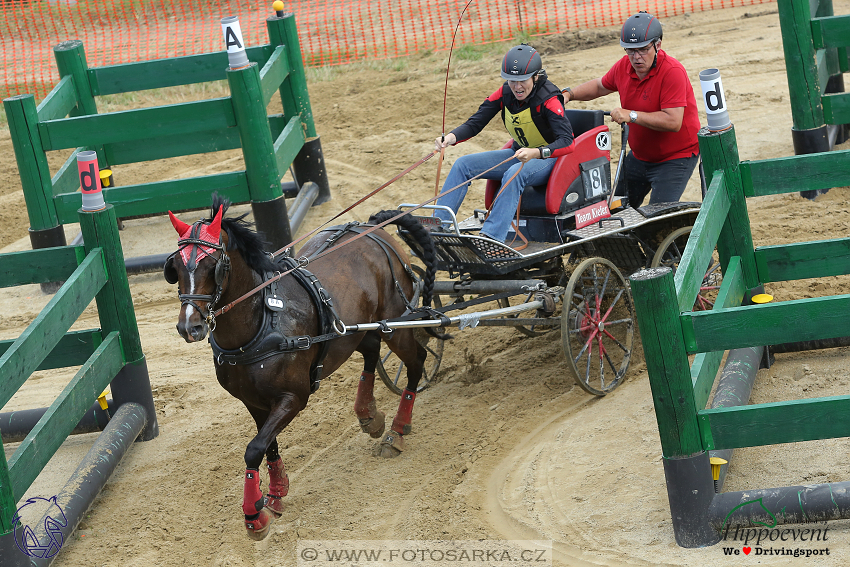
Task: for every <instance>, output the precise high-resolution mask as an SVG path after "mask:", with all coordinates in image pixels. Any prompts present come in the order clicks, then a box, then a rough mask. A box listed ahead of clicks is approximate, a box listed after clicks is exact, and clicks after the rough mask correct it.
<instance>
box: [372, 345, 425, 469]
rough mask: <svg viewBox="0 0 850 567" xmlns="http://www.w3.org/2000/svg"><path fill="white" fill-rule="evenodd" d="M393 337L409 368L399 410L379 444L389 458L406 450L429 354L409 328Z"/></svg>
mask: <svg viewBox="0 0 850 567" xmlns="http://www.w3.org/2000/svg"><path fill="white" fill-rule="evenodd" d="M393 339H394V340H396V341H397V342H395V344H392V345H390V346H391V347H392V348H393V352H395V353H396V354H397V355H398V357H399V358H400V359H401V360H402V362H404V365H405V367H406V368H407V386H405V388H404V391H403V392H402V393H401V400H400V401H399V404H398V411H397V412H396V415H395V417H394V418H393V424H392V426H391V427H390V432H389V433H387V434H386V435H385V436H384V439H383V440H382V441H381V444H380V445H379V451H380V453H379V454H380V455H381V456H382V457H384V458H388V459H389V458H393V457H397V456H399V455H400V454H401V453H402V451H404V436H405V435H407V434H408V433H409V432H410V426H411V421H412V418H413V402H414V401H415V400H416V390H417V388H418V387H419V380H420V379H421V378H422V371H423V369H424V368H425V357H426V356H427V355H428V353H427V351H426V350H425V348H424V347H422V345H420V344H419V342H418V341H417V340H416V338H415V337H414V335H413V332H412V331H410V330H407V333H397V335H396V337H393Z"/></svg>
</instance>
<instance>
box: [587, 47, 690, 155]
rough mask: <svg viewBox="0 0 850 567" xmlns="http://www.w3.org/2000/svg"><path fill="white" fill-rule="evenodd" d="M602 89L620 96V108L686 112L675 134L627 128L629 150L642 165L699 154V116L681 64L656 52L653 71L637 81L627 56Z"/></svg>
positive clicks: (616, 64) (610, 72) (661, 52)
mask: <svg viewBox="0 0 850 567" xmlns="http://www.w3.org/2000/svg"><path fill="white" fill-rule="evenodd" d="M602 86H603V87H605V88H606V89H608V90H609V91H617V92H618V93H620V106H621V107H622V108H626V109H628V110H636V111H638V112H657V111H659V110H662V109H665V108H679V107H684V108H685V115H684V117H683V118H682V127H681V128H680V129H679V131H678V132H658V131H657V130H650V129H649V128H646V127H644V126H641V125H639V124H630V125H629V146H630V147H631V149H632V153H634V155H635V157H636V158H638V159H639V160H641V161H648V162H652V163H658V162H662V161H667V160H671V159H677V158H684V157H691V155H694V154H697V155H698V154H699V142H698V141H697V132H698V131H699V115H698V114H697V103H696V99H695V98H694V89H693V87H691V82H690V81H689V80H688V73H687V71H685V68H684V67H683V66H682V64H681V63H679V62H678V61H676V60H675V59H673V58H672V57H670V56H669V55H667V54H666V53H664V51H662V50H659V51H658V59H657V62H656V65H655V67H653V68H652V69H650V71H649V73H648V74H647V75H646V77H644V78H643V79H638V76H637V73H635V70H634V68H633V67H632V64H631V62H630V61H629V57H628V55H624V56H623V58H622V59H620V60H619V61H617V62H616V63H615V64H614V66H613V67H611V69H610V70H609V71H608V72H607V73H605V76H604V77H602Z"/></svg>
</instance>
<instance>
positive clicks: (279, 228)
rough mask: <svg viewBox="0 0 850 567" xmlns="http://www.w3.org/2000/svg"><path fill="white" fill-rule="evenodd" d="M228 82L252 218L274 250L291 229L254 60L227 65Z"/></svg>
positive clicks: (288, 239) (288, 238)
mask: <svg viewBox="0 0 850 567" xmlns="http://www.w3.org/2000/svg"><path fill="white" fill-rule="evenodd" d="M227 82H228V83H229V84H230V97H231V99H232V101H233V113H234V115H235V116H236V127H237V129H238V130H239V136H240V138H241V140H242V155H243V156H244V157H245V172H246V175H247V177H248V192H249V193H250V195H251V210H252V211H253V213H254V222H255V223H256V225H257V229H258V230H259V231H260V232H262V233H263V235H264V237H265V238H266V240H267V241H268V242H269V243H270V244H271V245H272V250H277V249H278V248H281V247H283V246H285V245H286V244H289V243H290V242H292V230H291V229H290V227H289V216H288V215H287V212H286V201H285V199H284V197H283V191H282V190H281V188H280V177H281V176H280V172H279V171H278V168H277V160H276V158H275V153H274V140H273V139H272V132H271V129H270V128H269V119H268V116H266V107H265V104H264V102H263V89H262V85H261V83H260V68H259V66H258V65H257V64H256V63H249V64H248V65H247V66H245V67H242V68H240V69H230V68H228V69H227Z"/></svg>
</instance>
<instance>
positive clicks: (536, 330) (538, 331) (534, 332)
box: [496, 293, 555, 337]
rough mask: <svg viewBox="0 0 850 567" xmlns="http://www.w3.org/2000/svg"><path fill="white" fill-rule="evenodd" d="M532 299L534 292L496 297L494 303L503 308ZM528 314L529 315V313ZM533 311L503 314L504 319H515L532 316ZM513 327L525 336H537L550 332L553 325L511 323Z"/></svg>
mask: <svg viewBox="0 0 850 567" xmlns="http://www.w3.org/2000/svg"><path fill="white" fill-rule="evenodd" d="M533 299H534V294H533V293H532V294H526V295H515V296H513V297H503V298H502V299H497V300H496V303H497V304H498V305H499V307H500V308H502V309H504V308H505V307H511V306H513V305H519V304H520V303H528V302H529V301H532V300H533ZM529 314H530V315H529ZM533 316H534V313H533V312H531V311H529V312H526V313H517V314H516V315H505V316H504V319H517V318H519V317H523V318H525V317H533ZM512 326H513V328H514V329H516V330H517V331H519V332H520V333H522V334H523V335H525V336H527V337H539V336H540V335H545V334H546V333H548V332H550V331H551V330H552V329H555V327H536V326H534V325H512Z"/></svg>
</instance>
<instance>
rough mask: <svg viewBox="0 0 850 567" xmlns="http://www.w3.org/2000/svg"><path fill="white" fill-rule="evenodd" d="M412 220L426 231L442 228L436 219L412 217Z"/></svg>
mask: <svg viewBox="0 0 850 567" xmlns="http://www.w3.org/2000/svg"><path fill="white" fill-rule="evenodd" d="M411 216H413V218H415V219H416V220H418V221H419V224H421V225H422V226H424V227H425V228H427V229H428V230H434V229H435V228H440V227H441V226H443V223H442V221H441V220H440V219H439V218H437V217H417V216H414V215H411Z"/></svg>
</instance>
